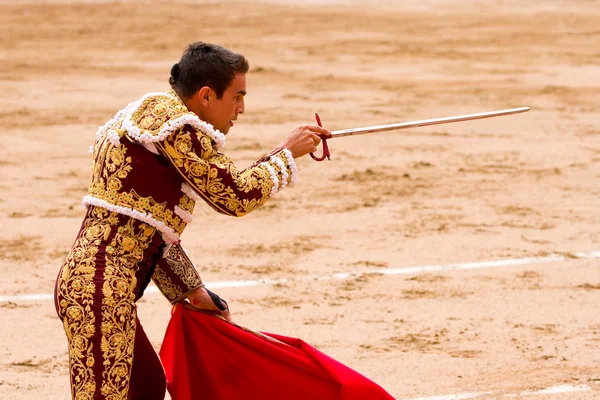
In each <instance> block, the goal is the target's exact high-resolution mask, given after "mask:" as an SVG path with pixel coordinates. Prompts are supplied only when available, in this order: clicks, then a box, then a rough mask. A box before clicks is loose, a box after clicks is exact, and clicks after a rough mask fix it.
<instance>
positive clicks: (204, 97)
mask: <svg viewBox="0 0 600 400" xmlns="http://www.w3.org/2000/svg"><path fill="white" fill-rule="evenodd" d="M211 93H212V90H211V89H210V88H209V87H208V86H203V87H202V88H201V89H200V90H198V93H197V96H198V101H199V102H200V104H202V105H203V106H204V107H208V103H209V101H210V96H211Z"/></svg>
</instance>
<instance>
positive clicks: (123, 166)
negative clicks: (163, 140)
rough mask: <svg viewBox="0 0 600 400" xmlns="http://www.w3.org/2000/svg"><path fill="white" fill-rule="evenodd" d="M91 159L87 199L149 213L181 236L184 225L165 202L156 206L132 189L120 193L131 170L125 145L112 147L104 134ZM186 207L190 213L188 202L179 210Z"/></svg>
mask: <svg viewBox="0 0 600 400" xmlns="http://www.w3.org/2000/svg"><path fill="white" fill-rule="evenodd" d="M94 159H95V160H96V161H95V162H94V164H93V167H92V180H91V182H90V187H89V194H90V195H91V196H93V197H95V198H97V199H100V200H104V201H107V202H109V203H111V204H114V205H117V206H121V207H127V208H131V209H134V210H137V211H142V212H145V213H150V214H152V217H153V218H155V219H157V220H159V221H162V222H164V223H165V224H167V226H169V227H171V228H173V229H174V230H175V232H177V233H178V234H181V233H182V232H183V230H184V229H185V226H186V223H185V222H184V221H183V220H182V219H181V218H179V217H178V216H177V215H174V213H173V211H172V210H170V209H168V208H167V203H166V202H163V203H157V202H156V200H154V199H153V198H152V196H148V197H142V196H140V195H138V194H137V193H136V192H135V190H133V189H131V190H130V191H129V192H124V191H121V190H122V188H123V182H122V180H123V179H126V178H127V175H128V174H129V172H130V171H131V170H132V165H131V164H132V160H131V157H128V156H127V148H126V147H125V145H123V144H119V145H118V146H115V145H113V144H112V143H111V142H110V140H109V139H108V136H107V134H104V136H103V137H102V138H101V139H100V142H99V146H97V150H96V153H95V155H94ZM190 201H192V200H190ZM192 203H193V201H192ZM190 207H191V210H192V211H193V209H194V204H189V202H188V203H187V204H185V206H184V207H183V208H185V209H186V210H188V209H189V208H190ZM188 211H189V210H188ZM190 212H191V211H190Z"/></svg>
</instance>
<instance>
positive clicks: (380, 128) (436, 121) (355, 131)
mask: <svg viewBox="0 0 600 400" xmlns="http://www.w3.org/2000/svg"><path fill="white" fill-rule="evenodd" d="M529 110H530V108H529V107H519V108H510V109H506V110H498V111H488V112H482V113H477V114H465V115H457V116H454V117H445V118H433V119H422V120H419V121H409V122H400V123H396V124H387V125H373V126H366V127H363V128H352V129H343V130H338V131H333V132H331V137H330V138H323V139H322V140H323V155H322V156H321V157H316V156H315V155H314V154H313V153H310V156H311V157H312V158H313V159H314V160H316V161H323V160H324V159H325V158H327V159H328V160H329V159H330V153H329V147H328V146H327V139H335V138H340V137H345V136H354V135H364V134H367V133H375V132H385V131H395V130H397V129H406V128H417V127H420V126H429V125H441V124H449V123H451V122H461V121H471V120H474V119H483V118H492V117H500V116H503V115H511V114H519V113H524V112H527V111H529ZM315 118H316V120H317V124H318V125H319V126H322V125H321V118H320V117H319V114H317V113H315Z"/></svg>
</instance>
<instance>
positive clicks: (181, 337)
mask: <svg viewBox="0 0 600 400" xmlns="http://www.w3.org/2000/svg"><path fill="white" fill-rule="evenodd" d="M265 335H267V336H265ZM160 358H161V360H162V363H163V366H164V368H165V373H166V375H167V382H168V383H167V387H168V389H169V393H170V394H171V397H172V399H173V400H192V399H193V400H236V399H244V400H254V399H256V400H259V399H260V400H270V399H273V400H275V399H277V400H279V399H285V400H306V399H311V400H312V399H315V400H317V399H328V400H329V399H331V400H365V399H368V400H390V399H391V400H393V397H392V396H390V395H389V394H388V393H387V392H386V391H385V390H383V389H382V388H381V387H380V386H378V385H377V384H375V383H374V382H372V381H370V380H369V379H367V378H365V377H364V376H362V375H360V374H359V373H357V372H356V371H353V370H352V369H350V368H348V367H346V366H345V365H343V364H340V363H339V362H337V361H335V360H334V359H333V358H331V357H329V356H327V355H325V354H323V353H321V352H320V351H318V350H316V349H315V348H313V347H311V346H310V345H308V344H306V343H304V342H303V341H302V340H300V339H295V338H290V337H285V336H280V335H274V334H261V333H256V332H249V331H248V330H245V329H244V328H241V327H239V326H237V325H233V324H230V323H228V322H226V321H224V320H222V319H219V318H217V317H214V316H212V315H208V314H205V313H202V312H198V311H193V310H190V309H187V308H184V307H183V306H177V307H176V308H175V310H174V312H173V315H172V317H171V321H170V322H169V326H168V327H167V332H166V334H165V339H164V341H163V344H162V347H161V349H160Z"/></svg>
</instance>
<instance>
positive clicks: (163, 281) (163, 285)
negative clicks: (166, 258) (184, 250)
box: [152, 266, 183, 302]
mask: <svg viewBox="0 0 600 400" xmlns="http://www.w3.org/2000/svg"><path fill="white" fill-rule="evenodd" d="M152 280H153V281H154V283H155V284H156V286H157V287H158V288H159V289H160V292H161V293H162V294H163V295H164V296H165V297H166V298H167V299H168V300H169V301H170V302H173V301H175V300H176V299H178V298H180V297H181V296H182V295H183V291H182V290H181V288H180V287H179V286H177V285H175V284H174V283H173V281H172V280H171V278H169V277H168V276H167V274H166V272H165V271H163V269H162V268H160V267H158V266H157V267H156V269H155V270H154V274H153V275H152Z"/></svg>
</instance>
